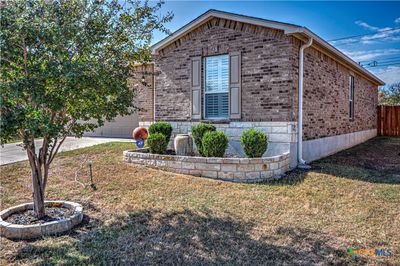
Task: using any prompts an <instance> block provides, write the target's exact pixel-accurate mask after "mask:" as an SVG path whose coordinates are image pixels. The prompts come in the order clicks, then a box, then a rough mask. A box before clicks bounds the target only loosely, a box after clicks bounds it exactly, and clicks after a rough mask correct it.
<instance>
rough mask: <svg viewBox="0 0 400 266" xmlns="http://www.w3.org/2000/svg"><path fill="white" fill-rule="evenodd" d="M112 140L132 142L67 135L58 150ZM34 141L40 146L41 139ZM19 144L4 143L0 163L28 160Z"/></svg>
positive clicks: (0, 151) (130, 140)
mask: <svg viewBox="0 0 400 266" xmlns="http://www.w3.org/2000/svg"><path fill="white" fill-rule="evenodd" d="M114 141H122V142H133V140H132V139H123V138H95V137H83V138H75V137H67V139H66V140H65V141H64V143H63V145H62V146H61V148H60V151H70V150H75V149H79V148H84V147H89V146H93V145H97V144H102V143H107V142H114ZM35 142H36V147H41V145H42V140H37V141H35ZM20 144H21V143H11V144H5V145H4V147H1V148H0V159H1V160H0V165H5V164H10V163H15V162H20V161H24V160H28V156H27V155H26V151H25V150H24V149H22V147H21V146H20Z"/></svg>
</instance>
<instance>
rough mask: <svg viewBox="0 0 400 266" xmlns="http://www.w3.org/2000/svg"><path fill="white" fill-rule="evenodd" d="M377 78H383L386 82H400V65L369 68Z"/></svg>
mask: <svg viewBox="0 0 400 266" xmlns="http://www.w3.org/2000/svg"><path fill="white" fill-rule="evenodd" d="M369 71H370V72H372V73H374V74H375V75H376V76H377V77H378V78H380V79H381V80H383V81H384V82H385V83H386V84H392V83H395V82H400V66H388V67H382V68H377V69H373V68H372V69H369Z"/></svg>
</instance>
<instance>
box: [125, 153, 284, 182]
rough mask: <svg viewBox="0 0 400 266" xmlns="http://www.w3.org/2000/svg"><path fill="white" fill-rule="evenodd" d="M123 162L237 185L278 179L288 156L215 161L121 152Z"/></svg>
mask: <svg viewBox="0 0 400 266" xmlns="http://www.w3.org/2000/svg"><path fill="white" fill-rule="evenodd" d="M124 161H126V162H129V163H135V164H141V165H147V166H151V167H155V168H159V169H163V170H166V171H170V172H174V173H180V174H189V175H193V176H203V177H208V178H214V179H221V180H227V181H233V182H241V183H257V182H263V181H269V180H273V179H279V178H280V177H282V175H283V174H284V173H285V172H286V171H287V170H289V153H288V152H287V153H284V154H281V155H278V156H273V157H263V158H215V157H210V158H206V157H196V156H177V155H171V154H165V155H161V154H151V153H148V152H147V150H146V149H139V150H128V151H124Z"/></svg>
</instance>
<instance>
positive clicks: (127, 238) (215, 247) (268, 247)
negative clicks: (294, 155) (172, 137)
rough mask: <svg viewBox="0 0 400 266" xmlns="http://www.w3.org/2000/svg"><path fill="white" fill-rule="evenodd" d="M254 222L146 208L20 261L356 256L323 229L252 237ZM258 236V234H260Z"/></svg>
mask: <svg viewBox="0 0 400 266" xmlns="http://www.w3.org/2000/svg"><path fill="white" fill-rule="evenodd" d="M254 226H255V224H253V223H251V222H241V221H237V220H235V219H233V218H229V217H223V218H221V217H215V216H212V215H210V214H208V213H206V212H201V213H197V212H192V211H190V210H184V211H181V212H169V213H160V212H159V211H156V210H147V211H141V212H134V213H130V214H129V215H128V216H124V217H118V218H117V219H116V220H115V222H113V223H111V224H108V225H104V224H103V225H99V226H98V227H95V228H93V229H91V230H90V231H88V232H87V233H86V234H77V235H72V237H74V240H73V241H69V242H68V243H65V242H64V243H62V242H59V241H57V238H54V241H52V242H51V243H52V244H46V245H43V244H39V243H37V244H36V243H29V244H28V245H27V246H25V247H24V248H22V249H20V250H19V251H18V252H17V254H15V258H13V259H14V260H16V261H17V262H23V261H27V260H29V261H31V260H36V261H37V262H38V263H39V264H41V263H43V264H64V265H78V264H87V263H94V264H135V265H136V264H139V265H150V264H151V265H153V264H191V265H192V264H195V265H200V264H246V265H250V264H251V265H253V264H256V265H259V264H289V265H292V264H296V265H313V264H324V265H326V264H344V263H347V262H351V261H352V260H353V258H350V257H348V256H347V255H346V253H345V250H344V249H343V250H342V249H338V248H336V247H333V246H331V245H330V244H329V243H330V242H331V241H329V240H330V239H329V237H328V236H326V235H323V234H321V232H319V231H313V230H306V229H300V228H279V229H278V230H276V232H273V233H272V234H271V235H261V236H258V237H256V236H254V235H253V234H254V231H253V229H254ZM256 232H257V231H256Z"/></svg>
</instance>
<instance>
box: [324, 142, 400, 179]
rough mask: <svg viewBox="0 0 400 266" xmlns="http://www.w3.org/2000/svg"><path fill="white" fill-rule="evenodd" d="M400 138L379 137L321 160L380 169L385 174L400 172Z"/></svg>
mask: <svg viewBox="0 0 400 266" xmlns="http://www.w3.org/2000/svg"><path fill="white" fill-rule="evenodd" d="M399 151H400V138H387V137H379V138H374V139H372V140H369V141H367V142H365V143H363V144H360V145H357V146H355V147H353V148H351V149H348V150H345V151H342V152H339V153H337V154H335V155H333V156H330V157H327V158H325V159H323V160H321V161H320V162H324V163H335V164H342V165H345V166H353V167H360V168H364V169H370V170H375V171H379V172H380V173H381V174H382V175H383V176H385V175H394V174H400V153H399Z"/></svg>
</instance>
